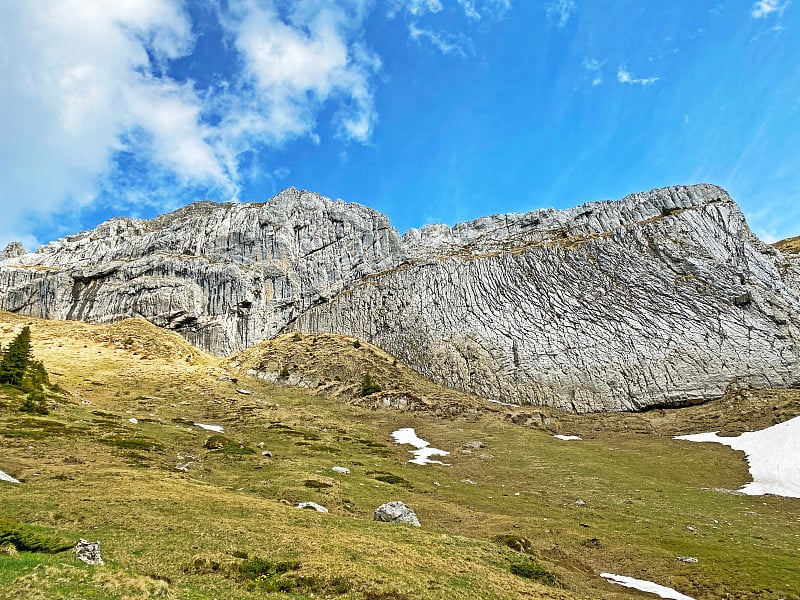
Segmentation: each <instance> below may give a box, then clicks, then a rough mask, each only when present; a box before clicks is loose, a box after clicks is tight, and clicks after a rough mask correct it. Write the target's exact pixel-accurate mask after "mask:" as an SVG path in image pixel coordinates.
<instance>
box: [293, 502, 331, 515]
mask: <svg viewBox="0 0 800 600" xmlns="http://www.w3.org/2000/svg"><path fill="white" fill-rule="evenodd" d="M297 508H307V509H309V510H315V511H317V512H320V513H326V512H328V509H327V508H325V507H324V506H322V505H320V504H317V503H316V502H300V503H299V504H298V505H297Z"/></svg>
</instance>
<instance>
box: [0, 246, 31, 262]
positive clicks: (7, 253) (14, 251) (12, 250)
mask: <svg viewBox="0 0 800 600" xmlns="http://www.w3.org/2000/svg"><path fill="white" fill-rule="evenodd" d="M23 254H25V247H24V246H23V245H22V244H21V243H20V242H11V243H10V244H8V245H7V246H6V249H5V250H3V251H2V252H0V260H6V259H7V258H17V257H19V256H22V255H23Z"/></svg>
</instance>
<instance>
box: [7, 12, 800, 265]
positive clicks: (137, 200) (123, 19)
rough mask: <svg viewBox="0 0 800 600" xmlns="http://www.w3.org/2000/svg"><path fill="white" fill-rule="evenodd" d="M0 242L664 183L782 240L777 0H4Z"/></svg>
mask: <svg viewBox="0 0 800 600" xmlns="http://www.w3.org/2000/svg"><path fill="white" fill-rule="evenodd" d="M0 29H2V31H0V33H1V34H2V35H0V92H2V93H0V131H2V134H1V135H0V186H2V190H3V196H2V199H1V200H0V205H1V206H2V209H3V213H4V218H3V219H2V220H1V221H0V246H4V245H5V243H7V242H8V241H11V240H21V241H23V243H24V244H25V245H26V248H28V249H29V250H31V249H33V248H35V247H36V246H37V245H38V244H40V243H46V242H48V241H50V240H53V239H56V238H58V237H61V236H63V235H67V234H70V233H75V232H77V231H80V230H85V229H89V228H92V227H94V226H96V225H97V224H98V223H100V222H101V221H104V220H106V219H108V218H111V217H114V216H132V217H138V218H150V217H153V216H155V215H157V214H160V213H163V212H167V211H170V210H173V209H175V208H178V207H180V206H182V205H185V204H187V203H189V202H193V201H196V200H201V199H211V200H216V201H221V202H222V201H257V202H262V201H265V200H267V199H268V198H269V197H270V196H272V195H273V194H275V193H277V192H278V191H280V190H281V189H283V188H285V187H289V186H294V187H297V188H302V189H308V190H312V191H315V192H319V193H321V194H323V195H325V196H329V197H331V198H342V199H344V200H346V201H351V202H359V203H362V204H365V205H367V206H370V207H372V208H375V209H377V210H380V211H382V212H384V213H386V214H387V215H388V216H389V217H390V218H391V220H392V223H393V224H394V225H395V226H396V227H397V228H398V229H399V230H400V231H401V232H403V231H405V230H406V229H408V228H409V227H419V226H422V225H424V224H426V223H432V222H445V223H449V224H453V223H456V222H458V221H463V220H467V219H471V218H476V217H478V216H482V215H487V214H494V213H501V212H524V211H528V210H533V209H535V208H543V207H556V208H564V207H568V206H574V205H577V204H580V203H583V202H586V201H589V200H601V199H616V198H619V197H622V196H624V195H626V194H628V193H631V192H635V191H640V190H646V189H651V188H654V187H660V186H665V185H672V184H689V183H698V182H710V183H715V184H718V185H721V186H722V187H724V188H726V189H727V190H728V191H729V192H730V193H731V195H732V196H733V197H734V199H735V200H737V201H738V202H739V204H740V205H741V206H742V208H743V210H744V212H745V214H746V216H747V218H748V221H749V222H750V224H751V226H752V228H753V229H754V230H755V232H756V233H757V234H758V235H760V236H761V237H762V238H764V239H767V240H768V241H773V240H776V239H781V238H783V237H787V236H790V235H800V168H798V167H799V166H800V165H799V164H798V163H799V162H800V160H799V159H798V157H800V69H798V68H797V65H798V64H800V3H798V4H793V3H792V2H791V1H790V0H741V1H734V2H724V1H721V2H716V1H713V0H711V1H708V2H706V1H704V0H691V1H689V0H674V1H672V2H663V1H657V0H615V1H614V2H601V1H599V0H542V1H533V0H527V1H524V2H523V1H522V0H296V1H290V0H187V1H185V2H182V1H180V0H107V1H103V0H97V1H93V2H85V1H84V0H37V1H36V2H30V1H28V0H8V1H7V2H2V3H0Z"/></svg>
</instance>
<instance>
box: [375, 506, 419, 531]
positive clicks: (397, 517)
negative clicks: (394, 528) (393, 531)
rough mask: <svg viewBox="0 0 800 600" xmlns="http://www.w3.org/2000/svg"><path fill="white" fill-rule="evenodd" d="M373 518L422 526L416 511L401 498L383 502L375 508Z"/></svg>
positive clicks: (386, 521)
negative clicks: (400, 499) (401, 500)
mask: <svg viewBox="0 0 800 600" xmlns="http://www.w3.org/2000/svg"><path fill="white" fill-rule="evenodd" d="M372 520H373V521H383V522H385V523H408V524H409V525H414V526H415V527H419V526H420V524H419V519H418V518H417V515H416V513H415V512H414V511H413V510H411V509H410V508H409V507H408V506H406V505H405V504H404V503H402V502H400V501H399V500H395V501H394V502H388V503H386V504H381V505H380V506H379V507H378V508H376V509H375V514H374V515H373V517H372Z"/></svg>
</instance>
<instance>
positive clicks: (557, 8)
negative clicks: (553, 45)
mask: <svg viewBox="0 0 800 600" xmlns="http://www.w3.org/2000/svg"><path fill="white" fill-rule="evenodd" d="M577 10H578V5H577V4H576V3H575V0H553V1H552V2H550V3H549V4H547V7H546V8H545V11H546V12H547V18H548V19H551V20H553V21H554V22H555V23H556V24H557V25H558V28H559V29H561V28H562V27H564V26H565V25H566V24H567V23H568V22H569V19H570V17H571V16H572V15H573V14H574V13H575V11H577Z"/></svg>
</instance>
